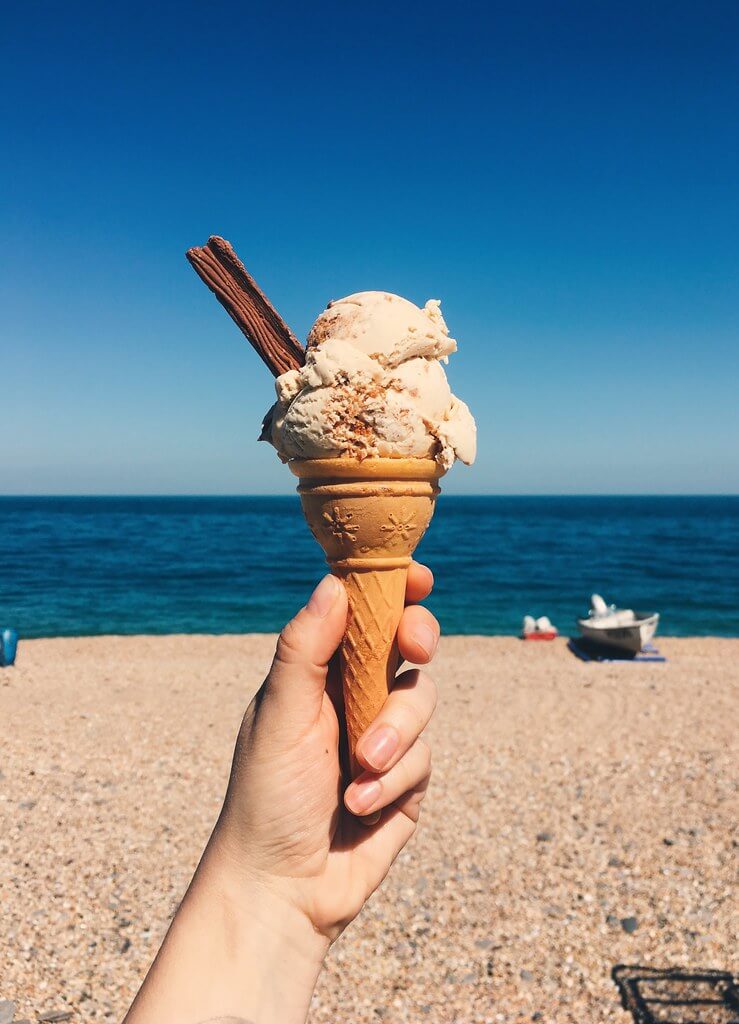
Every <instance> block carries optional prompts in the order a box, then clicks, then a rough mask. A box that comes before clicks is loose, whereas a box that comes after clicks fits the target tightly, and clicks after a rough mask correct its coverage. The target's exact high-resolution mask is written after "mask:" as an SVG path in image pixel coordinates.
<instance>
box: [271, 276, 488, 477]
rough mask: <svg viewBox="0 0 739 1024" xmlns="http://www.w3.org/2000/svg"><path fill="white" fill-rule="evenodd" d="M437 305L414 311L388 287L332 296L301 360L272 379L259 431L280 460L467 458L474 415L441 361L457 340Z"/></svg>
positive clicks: (472, 446) (473, 438)
mask: <svg viewBox="0 0 739 1024" xmlns="http://www.w3.org/2000/svg"><path fill="white" fill-rule="evenodd" d="M439 305H440V304H439V302H438V301H437V300H436V299H430V300H429V301H428V302H427V303H426V305H425V306H424V308H423V309H419V308H418V306H415V305H414V304H413V303H412V302H409V301H408V300H407V299H403V298H401V297H400V296H399V295H391V294H389V293H388V292H358V293H357V294H356V295H349V296H347V297H346V298H345V299H338V300H337V301H335V302H331V303H330V304H329V306H328V308H327V309H326V310H325V311H324V312H323V313H321V315H320V316H319V317H318V319H317V320H316V322H315V324H314V325H313V327H312V328H311V331H310V333H309V335H308V346H307V351H306V360H305V365H304V366H302V367H301V368H300V369H299V370H289V371H288V372H287V373H283V374H282V375H281V376H280V377H278V378H277V379H276V381H275V386H276V389H277V402H276V404H275V405H274V406H273V407H272V409H271V410H270V411H269V413H268V414H267V417H266V419H265V424H264V431H263V434H262V436H263V437H264V438H265V439H266V440H269V441H271V442H272V444H273V445H274V446H275V448H276V449H277V451H278V452H279V454H280V457H281V458H283V459H285V460H288V459H325V458H338V457H341V456H348V457H351V458H360V459H361V458H367V457H370V456H374V457H395V458H399V457H403V458H430V457H431V458H435V459H436V460H437V461H438V462H439V463H440V464H441V465H442V466H443V467H444V468H445V469H448V468H449V466H451V464H452V463H453V462H454V460H455V458H458V459H461V460H462V462H466V463H468V464H469V463H471V462H473V461H474V458H475V447H476V430H475V421H474V420H473V418H472V414H471V413H470V411H469V409H468V408H467V406H466V405H465V403H464V402H462V401H460V400H459V399H458V398H456V397H455V396H454V395H453V394H452V392H451V390H450V388H449V384H448V383H447V379H446V374H445V372H444V369H443V367H442V365H441V364H442V362H446V361H447V357H448V356H449V355H450V353H452V352H455V351H456V348H457V343H456V341H454V339H453V338H450V337H449V331H448V330H447V326H446V324H445V323H444V318H443V317H442V315H441V310H440V308H439Z"/></svg>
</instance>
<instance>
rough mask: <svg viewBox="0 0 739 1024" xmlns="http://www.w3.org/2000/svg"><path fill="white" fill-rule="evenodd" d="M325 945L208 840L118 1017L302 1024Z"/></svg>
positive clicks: (142, 1021)
mask: <svg viewBox="0 0 739 1024" xmlns="http://www.w3.org/2000/svg"><path fill="white" fill-rule="evenodd" d="M328 945H329V943H328V939H327V938H326V937H325V936H323V935H320V934H319V933H318V932H316V931H315V929H314V928H313V927H312V925H311V922H310V921H309V920H308V918H307V917H306V916H305V915H304V914H302V913H301V912H300V911H299V910H298V908H297V907H296V906H294V905H292V904H291V902H290V901H289V900H288V899H286V898H284V897H283V896H282V895H281V894H279V893H276V892H273V891H271V890H270V888H269V887H268V886H266V885H265V884H263V883H262V882H261V881H260V880H259V879H258V878H256V877H252V876H250V875H249V874H247V873H245V872H242V871H237V870H234V865H233V864H232V863H231V861H230V859H229V858H228V857H227V856H224V854H223V851H222V850H221V849H219V846H218V843H217V842H214V841H213V840H211V843H210V844H209V845H208V848H207V849H206V851H205V853H204V854H203V858H202V860H201V863H200V865H199V867H198V870H197V871H196V873H195V877H194V878H193V880H192V882H191V884H190V887H189V889H188V891H187V893H186V895H185V898H184V899H183V901H182V904H181V905H180V908H179V910H178V911H177V914H176V915H175V918H174V920H173V922H172V925H171V927H170V930H169V932H168V934H167V937H166V939H165V941H164V944H163V946H162V949H161V950H160V953H159V956H158V957H157V960H156V961H155V963H154V965H153V967H152V969H151V971H150V974H149V977H148V978H147V981H146V983H145V984H144V986H143V988H142V990H141V992H140V993H139V997H138V998H137V1000H136V1002H135V1004H134V1006H133V1007H132V1008H131V1011H130V1014H129V1017H127V1018H126V1022H125V1024H150V1022H151V1024H205V1022H209V1021H213V1020H217V1019H219V1018H236V1019H239V1020H243V1021H244V1022H248V1024H274V1021H280V1024H304V1022H305V1020H306V1016H307V1013H308V1008H309V1006H310V1000H311V996H312V994H313V989H314V987H315V984H316V981H317V979H318V975H319V973H320V970H321V966H322V963H323V958H324V956H325V954H326V951H327V949H328Z"/></svg>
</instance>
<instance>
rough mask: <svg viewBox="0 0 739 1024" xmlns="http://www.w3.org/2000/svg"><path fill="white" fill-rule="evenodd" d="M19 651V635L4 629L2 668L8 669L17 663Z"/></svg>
mask: <svg viewBox="0 0 739 1024" xmlns="http://www.w3.org/2000/svg"><path fill="white" fill-rule="evenodd" d="M17 650H18V634H17V632H16V631H15V630H14V629H4V630H3V631H2V633H0V666H1V667H2V668H8V667H9V666H10V665H12V664H13V662H14V661H15V652H16V651H17Z"/></svg>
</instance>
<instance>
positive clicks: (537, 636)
mask: <svg viewBox="0 0 739 1024" xmlns="http://www.w3.org/2000/svg"><path fill="white" fill-rule="evenodd" d="M558 636H559V633H557V631H556V630H548V631H547V632H546V633H524V635H523V639H524V640H556V639H557V637H558Z"/></svg>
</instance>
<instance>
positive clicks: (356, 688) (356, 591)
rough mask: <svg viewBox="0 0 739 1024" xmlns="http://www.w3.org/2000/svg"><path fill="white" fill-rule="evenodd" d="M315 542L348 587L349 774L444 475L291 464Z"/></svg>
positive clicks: (417, 462)
mask: <svg viewBox="0 0 739 1024" xmlns="http://www.w3.org/2000/svg"><path fill="white" fill-rule="evenodd" d="M289 465H290V468H291V470H292V471H293V473H295V475H296V476H298V477H299V478H300V486H299V487H298V493H299V494H300V498H301V501H302V504H303V512H304V513H305V518H306V520H307V521H308V525H309V526H310V528H311V531H312V533H313V536H314V537H315V538H316V540H317V541H318V543H319V544H320V545H321V547H322V548H323V550H324V551H325V553H326V560H327V561H328V564H329V565H330V566H331V571H332V572H333V573H334V574H335V575H336V576H338V577H339V578H340V579H341V580H342V581H343V583H344V586H345V587H346V591H347V595H348V598H349V614H348V618H347V626H346V632H345V634H344V638H343V640H342V642H341V647H340V651H339V661H340V666H341V677H342V683H343V689H344V709H345V715H346V728H347V736H348V742H349V755H350V762H351V774H352V777H355V776H356V775H357V774H358V773H359V771H360V769H359V767H358V765H357V763H356V760H355V757H354V751H355V747H356V743H357V740H358V739H359V737H360V736H361V734H362V733H363V732H364V730H365V729H366V728H367V726H368V725H369V724H370V723H371V722H372V721H373V720H374V718H375V717H376V716H377V714H378V712H379V711H380V709H381V707H382V705H383V704H384V702H385V699H386V698H387V695H388V692H389V690H390V687H391V685H392V681H393V679H394V678H395V673H396V671H397V668H398V649H397V642H396V633H397V629H398V623H399V622H400V617H401V615H402V613H403V606H404V603H405V585H406V577H407V575H408V566H409V565H410V561H411V555H412V554H413V552H414V550H415V548H416V545H417V544H418V542H419V541H420V539H421V537H422V536H423V534H424V533H425V531H426V527H427V526H428V524H429V521H430V519H431V516H432V515H433V511H434V503H435V501H436V496H437V494H438V493H439V487H438V486H437V482H438V479H439V477H440V476H442V474H443V473H444V469H443V468H442V467H441V466H439V465H438V464H437V463H436V462H435V461H434V460H433V459H381V458H368V459H364V460H362V461H360V460H358V459H351V458H337V459H305V460H293V461H292V462H290V464H289Z"/></svg>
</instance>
